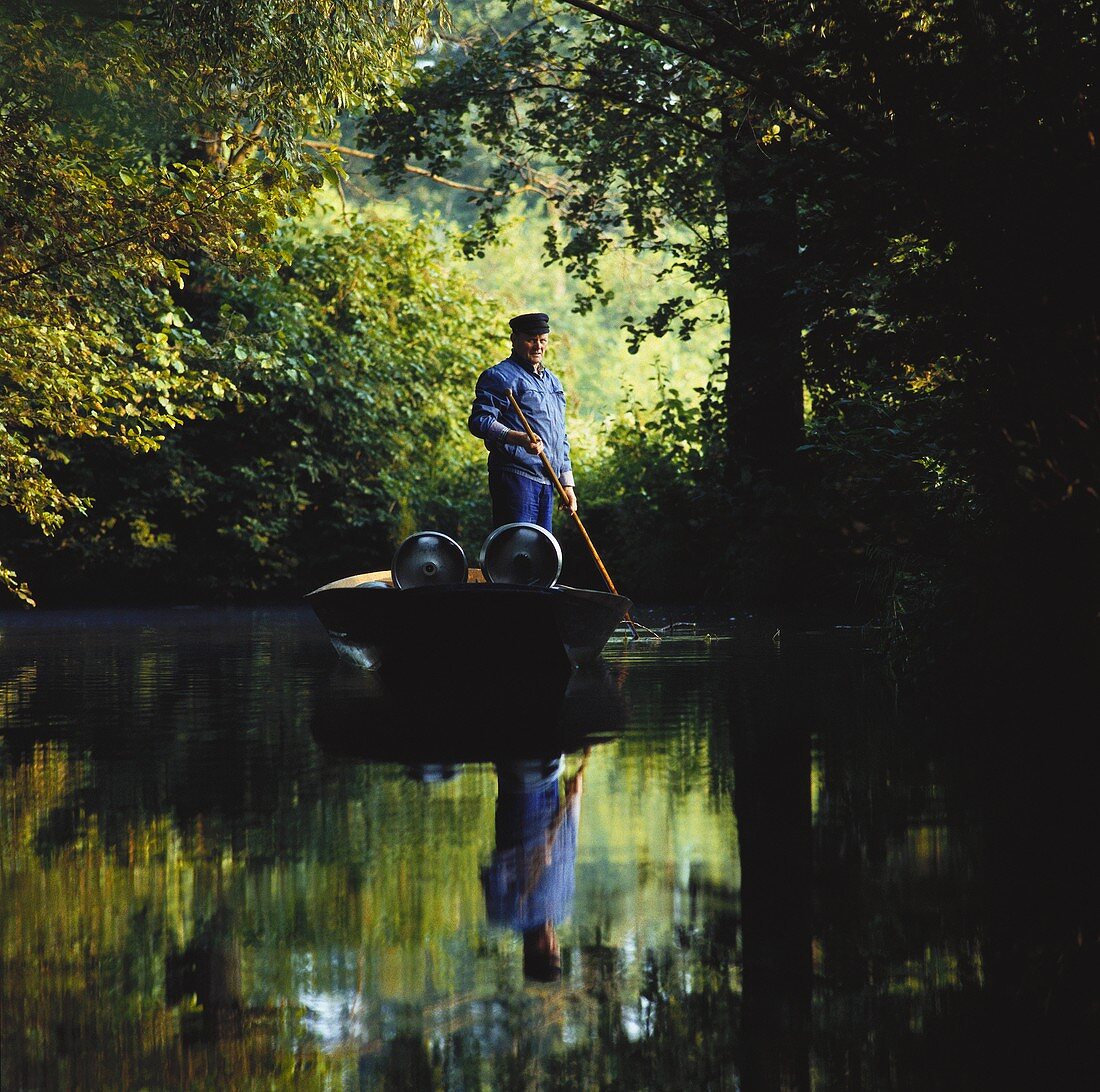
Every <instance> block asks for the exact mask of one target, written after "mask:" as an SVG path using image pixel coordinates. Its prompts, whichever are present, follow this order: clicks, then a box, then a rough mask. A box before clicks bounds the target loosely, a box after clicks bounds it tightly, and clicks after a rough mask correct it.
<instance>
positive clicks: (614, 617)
mask: <svg viewBox="0 0 1100 1092" xmlns="http://www.w3.org/2000/svg"><path fill="white" fill-rule="evenodd" d="M307 598H308V600H309V602H310V605H311V606H312V607H313V609H314V611H315V612H316V613H317V616H318V618H320V620H321V622H322V623H323V624H324V626H325V628H326V629H327V630H328V632H329V637H330V638H331V639H332V642H333V644H334V646H335V647H336V649H337V651H338V652H339V653H340V654H341V655H342V656H343V657H344V658H346V659H349V660H352V661H353V662H356V663H358V664H360V665H361V666H364V667H372V668H373V667H383V668H384V669H385V670H386V671H387V672H392V673H395V674H400V675H402V676H404V677H413V678H423V679H430V678H431V677H432V676H433V675H434V674H436V673H438V672H446V673H448V674H451V675H457V676H461V675H463V674H466V673H472V672H476V673H478V674H480V675H484V676H486V677H491V678H494V679H496V678H500V677H501V676H503V675H510V674H515V673H517V672H521V673H523V674H524V675H527V676H530V675H531V674H532V673H539V674H551V675H567V674H568V673H569V671H570V670H571V669H572V668H575V667H579V666H582V665H585V664H590V663H592V662H594V661H595V660H596V659H598V657H599V655H600V652H601V650H602V649H603V647H604V645H605V644H607V641H608V638H610V636H611V634H612V633H614V631H615V628H616V626H618V624H619V623H620V622H621V621H622V620H623V618H624V617H625V616H626V613H627V611H628V610H629V609H630V601H629V600H628V599H624V598H623V597H622V596H619V595H611V594H610V593H608V592H598V591H588V590H584V589H580V588H568V587H562V586H560V585H553V586H551V587H538V586H524V585H522V584H510V583H489V582H488V581H486V580H485V579H484V577H483V576H482V571H481V569H469V570H468V571H467V573H466V579H465V581H464V582H461V583H456V582H449V583H434V584H425V585H423V586H419V587H402V588H397V587H395V586H394V581H393V578H392V576H391V574H390V573H388V572H374V573H365V574H362V575H360V576H350V577H346V578H345V579H343V580H337V581H334V582H333V583H331V584H326V585H325V586H324V587H322V588H318V589H317V590H316V591H313V592H310V593H309V595H308V596H307Z"/></svg>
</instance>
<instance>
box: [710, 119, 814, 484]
mask: <svg viewBox="0 0 1100 1092" xmlns="http://www.w3.org/2000/svg"><path fill="white" fill-rule="evenodd" d="M723 128H724V133H725V155H724V157H723V164H722V172H723V179H722V182H723V190H724V194H725V204H726V228H727V234H728V240H727V262H728V267H727V270H726V297H727V302H728V306H729V324H730V340H729V346H728V354H729V355H728V364H727V375H726V395H725V408H726V420H727V477H728V480H729V483H730V484H731V485H732V486H736V485H738V484H744V483H747V482H749V481H751V480H753V478H755V477H756V476H758V475H761V474H763V475H765V476H774V475H776V474H777V473H779V474H781V473H782V472H783V471H784V470H785V469H786V468H787V466H788V465H789V463H790V461H791V456H792V455H793V453H794V451H795V449H796V448H797V447H798V446H799V445H800V444H801V443H802V439H803V425H804V421H803V407H802V323H801V318H800V309H799V306H798V302H797V300H798V297H797V293H796V291H795V288H796V272H797V260H798V242H797V212H796V207H795V199H794V196H793V195H792V194H789V193H784V192H781V191H780V190H779V189H778V188H775V181H776V179H777V178H778V175H779V171H780V170H781V167H780V164H779V162H778V161H779V160H782V159H785V158H786V156H787V155H788V154H789V153H788V135H787V134H786V133H783V134H781V135H780V138H779V139H777V140H775V141H773V142H772V143H769V144H768V145H767V148H766V150H765V149H762V148H761V149H759V150H757V149H756V146H755V145H749V146H748V148H749V150H748V151H746V145H745V143H744V141H743V140H742V142H741V143H739V144H737V145H735V143H734V141H735V139H736V135H735V133H734V130H733V124H732V118H731V117H730V116H729V115H726V116H724V118H723Z"/></svg>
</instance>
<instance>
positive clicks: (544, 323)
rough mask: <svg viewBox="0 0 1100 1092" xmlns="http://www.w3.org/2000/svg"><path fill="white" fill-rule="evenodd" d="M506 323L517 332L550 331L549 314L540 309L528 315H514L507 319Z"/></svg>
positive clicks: (542, 332)
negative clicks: (512, 317)
mask: <svg viewBox="0 0 1100 1092" xmlns="http://www.w3.org/2000/svg"><path fill="white" fill-rule="evenodd" d="M508 325H509V326H511V327H512V330H513V332H514V333H517V334H548V333H550V316H549V315H544V314H543V313H542V312H541V311H535V312H532V313H531V314H529V315H516V317H515V318H514V319H509V320H508Z"/></svg>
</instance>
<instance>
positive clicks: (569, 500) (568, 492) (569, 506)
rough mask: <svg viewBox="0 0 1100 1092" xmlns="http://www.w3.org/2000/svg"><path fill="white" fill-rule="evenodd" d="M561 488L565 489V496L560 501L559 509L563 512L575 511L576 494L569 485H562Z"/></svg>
mask: <svg viewBox="0 0 1100 1092" xmlns="http://www.w3.org/2000/svg"><path fill="white" fill-rule="evenodd" d="M562 489H563V490H564V491H565V497H564V498H563V499H562V502H561V510H562V511H563V512H575V511H576V510H577V494H576V493H575V492H574V491H573V487H572V486H571V485H563V486H562Z"/></svg>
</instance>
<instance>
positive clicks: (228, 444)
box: [22, 217, 500, 601]
mask: <svg viewBox="0 0 1100 1092" xmlns="http://www.w3.org/2000/svg"><path fill="white" fill-rule="evenodd" d="M278 243H279V246H280V248H281V249H282V250H283V251H284V253H285V254H286V258H285V261H284V264H283V265H282V266H281V267H280V268H279V270H278V271H276V272H275V273H272V274H267V273H260V274H255V275H252V276H249V277H242V278H230V277H228V276H226V275H224V274H223V275H221V276H219V277H216V278H212V279H211V280H210V282H209V283H208V285H207V292H208V294H209V295H210V296H211V297H212V298H214V299H216V300H217V301H218V303H219V312H220V317H219V322H220V336H219V338H218V339H217V340H218V341H219V342H221V341H224V342H226V343H228V344H231V345H232V346H233V352H232V354H231V355H230V356H229V357H228V358H227V359H225V360H224V361H222V363H221V365H220V367H221V370H222V372H223V373H224V375H225V377H226V378H225V383H226V385H227V389H231V390H232V391H233V392H234V393H233V395H232V396H229V395H226V396H225V397H224V398H223V402H222V403H221V405H220V406H219V407H217V408H215V409H212V410H211V411H210V413H209V415H208V419H206V420H202V421H197V422H194V423H193V424H191V425H189V426H188V427H187V428H183V429H179V430H176V431H175V432H173V433H171V434H169V435H168V436H167V437H166V438H165V439H164V441H163V442H162V443H161V445H160V447H159V448H158V450H156V451H155V452H151V453H148V454H146V455H142V456H140V457H135V456H134V455H132V454H130V453H127V452H119V451H117V450H116V449H115V448H113V447H112V446H110V445H107V444H104V443H102V442H100V443H93V444H88V443H85V444H82V445H80V446H81V450H80V451H79V453H78V452H77V451H76V445H74V444H73V443H72V442H70V443H69V444H68V445H66V450H71V451H72V452H73V458H72V459H71V461H70V462H69V463H68V465H67V466H66V467H64V468H63V469H62V470H60V471H59V473H58V477H59V480H60V481H61V482H62V483H63V485H64V486H65V488H66V489H67V490H69V491H71V492H73V493H75V494H82V493H86V492H90V491H92V490H93V489H95V491H96V493H97V498H98V502H97V504H96V506H95V508H94V509H92V510H91V511H90V512H89V513H88V514H87V515H86V516H80V517H74V518H72V519H70V520H68V521H67V523H66V525H65V527H63V528H62V529H61V530H60V531H59V532H58V533H57V534H56V535H55V536H54V539H53V543H52V545H51V548H49V549H46V550H44V549H43V548H42V546H41V545H40V544H33V543H27V544H25V545H24V548H23V550H22V554H23V555H25V557H26V560H25V562H23V566H24V568H25V570H26V572H27V573H28V575H29V576H30V578H31V580H32V583H33V584H34V586H35V587H36V588H38V589H40V595H42V596H44V597H49V596H55V597H56V596H59V595H60V594H62V593H63V594H64V595H65V597H66V598H67V599H70V600H71V599H72V598H73V597H74V596H77V597H79V598H81V599H83V600H85V601H86V600H87V599H89V597H93V598H96V599H102V598H104V597H106V598H109V599H111V600H112V601H117V600H118V599H120V598H123V599H131V600H132V599H133V598H135V597H138V598H140V599H142V600H146V601H147V600H151V599H163V598H165V597H168V598H174V599H178V598H179V597H180V596H184V597H188V598H195V597H197V598H200V599H201V598H208V597H211V596H214V595H217V596H219V597H233V596H239V595H255V594H257V593H271V592H284V593H285V592H286V591H288V590H296V591H297V592H298V593H299V594H300V593H301V591H302V590H303V589H305V588H308V587H311V586H316V585H317V584H321V583H324V582H327V581H328V580H332V579H335V578H336V577H339V576H346V575H347V573H348V572H349V571H363V570H369V569H372V568H378V567H384V565H385V563H386V562H387V560H388V558H389V557H390V556H391V554H392V550H393V545H394V543H395V541H396V540H397V539H399V538H400V537H402V536H403V535H405V534H408V533H409V532H410V531H411V530H414V529H416V527H418V526H437V527H440V528H445V529H447V530H449V531H450V532H451V533H454V534H459V535H463V534H464V533H466V532H470V531H472V530H474V529H473V528H471V527H470V526H469V523H468V521H469V520H470V518H471V513H470V511H468V510H467V507H466V505H465V504H464V502H465V501H466V500H467V499H470V498H472V497H473V496H474V495H479V494H480V491H481V484H480V481H479V480H478V481H474V480H473V479H472V477H471V474H470V465H471V464H472V463H473V462H474V461H475V460H476V458H477V454H476V451H477V447H478V446H479V445H477V443H476V441H475V440H474V438H473V437H471V436H470V435H469V434H468V433H467V432H466V430H465V418H466V413H467V409H468V404H469V398H470V392H471V391H472V389H473V384H474V379H475V378H476V375H477V372H478V370H479V368H480V367H483V366H484V361H485V360H486V359H488V358H489V356H490V354H491V351H492V348H491V344H490V339H491V338H492V336H493V335H492V332H491V331H492V330H493V329H494V327H495V326H499V325H500V323H499V322H497V323H493V322H492V321H490V317H491V316H490V315H489V308H488V306H487V305H486V304H485V303H484V302H482V301H481V300H480V299H479V298H478V297H477V296H476V295H475V294H474V293H473V292H472V291H471V290H470V288H469V287H468V286H467V285H466V284H465V282H464V281H463V280H462V279H461V277H459V276H458V275H457V274H456V273H455V271H454V270H453V268H452V267H451V266H450V265H448V264H447V263H446V262H445V261H444V259H443V256H442V254H441V251H440V248H439V245H438V244H437V243H435V242H433V240H432V229H431V227H430V226H429V225H424V226H422V227H419V228H415V229H414V228H410V227H407V226H406V225H404V224H402V223H399V222H392V221H391V222H385V221H378V220H373V219H370V218H368V217H357V218H354V219H352V220H351V221H350V222H349V223H347V224H343V225H334V226H332V227H330V228H329V229H328V230H320V229H318V228H316V227H312V228H310V229H309V230H306V229H297V230H294V229H290V228H287V229H286V230H285V232H284V234H283V235H282V236H280V238H279V239H278ZM188 366H189V367H191V368H192V369H195V368H198V367H200V366H201V362H200V361H198V360H195V359H190V358H189V359H188ZM31 545H36V546H37V548H35V549H30V548H28V547H29V546H31ZM89 587H90V588H92V589H94V591H91V592H89V591H88V590H87V589H88V588H89Z"/></svg>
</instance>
